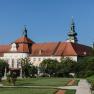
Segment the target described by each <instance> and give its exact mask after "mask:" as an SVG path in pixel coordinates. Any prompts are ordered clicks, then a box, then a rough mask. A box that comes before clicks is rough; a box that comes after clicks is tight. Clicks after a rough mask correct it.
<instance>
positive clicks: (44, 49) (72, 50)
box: [0, 42, 93, 56]
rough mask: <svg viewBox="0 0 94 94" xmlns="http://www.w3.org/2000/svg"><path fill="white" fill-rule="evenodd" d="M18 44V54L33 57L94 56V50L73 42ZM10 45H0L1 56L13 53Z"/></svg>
mask: <svg viewBox="0 0 94 94" xmlns="http://www.w3.org/2000/svg"><path fill="white" fill-rule="evenodd" d="M17 43H18V47H17V52H28V53H31V56H85V55H87V56H88V55H92V52H93V51H92V48H91V47H89V46H86V45H82V44H76V43H71V42H56V43H55V42H52V43H34V44H32V46H30V45H28V43H20V42H17ZM10 48H11V46H10V45H0V56H3V53H7V52H11V51H10Z"/></svg>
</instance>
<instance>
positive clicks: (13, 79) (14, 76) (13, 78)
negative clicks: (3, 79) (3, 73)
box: [10, 72, 17, 86]
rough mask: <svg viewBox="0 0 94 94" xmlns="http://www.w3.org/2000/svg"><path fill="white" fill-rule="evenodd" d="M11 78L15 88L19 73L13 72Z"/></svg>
mask: <svg viewBox="0 0 94 94" xmlns="http://www.w3.org/2000/svg"><path fill="white" fill-rule="evenodd" d="M10 77H11V81H12V83H13V85H14V86H15V83H16V79H17V73H16V72H12V73H11V75H10Z"/></svg>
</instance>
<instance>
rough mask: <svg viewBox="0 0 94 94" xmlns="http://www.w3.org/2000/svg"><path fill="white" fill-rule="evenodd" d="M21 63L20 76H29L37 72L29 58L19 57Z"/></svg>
mask: <svg viewBox="0 0 94 94" xmlns="http://www.w3.org/2000/svg"><path fill="white" fill-rule="evenodd" d="M20 64H21V73H20V74H21V76H22V77H30V76H34V75H35V74H37V67H35V66H33V65H32V64H31V61H30V59H29V58H21V59H20Z"/></svg>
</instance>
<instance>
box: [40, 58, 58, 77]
mask: <svg viewBox="0 0 94 94" xmlns="http://www.w3.org/2000/svg"><path fill="white" fill-rule="evenodd" d="M57 69H58V61H57V60H52V59H45V60H43V61H42V63H41V64H40V71H41V72H42V73H43V74H44V75H45V74H49V76H53V75H55V74H56V72H57Z"/></svg>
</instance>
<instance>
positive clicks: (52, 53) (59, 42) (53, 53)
mask: <svg viewBox="0 0 94 94" xmlns="http://www.w3.org/2000/svg"><path fill="white" fill-rule="evenodd" d="M60 44H61V42H60V41H59V42H58V44H57V46H56V47H55V49H54V51H53V53H52V55H54V54H55V53H56V51H57V49H58V47H59V45H60Z"/></svg>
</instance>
